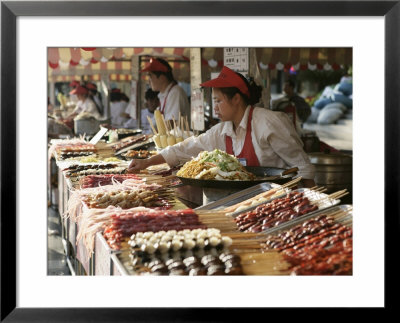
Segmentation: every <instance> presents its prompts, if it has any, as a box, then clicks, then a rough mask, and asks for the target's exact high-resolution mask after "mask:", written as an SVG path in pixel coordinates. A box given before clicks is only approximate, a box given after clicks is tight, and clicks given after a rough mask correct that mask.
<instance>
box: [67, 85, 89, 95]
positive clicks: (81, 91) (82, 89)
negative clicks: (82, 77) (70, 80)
mask: <svg viewBox="0 0 400 323" xmlns="http://www.w3.org/2000/svg"><path fill="white" fill-rule="evenodd" d="M69 94H76V95H78V94H88V89H87V88H85V87H84V86H81V85H78V86H77V87H76V88H75V89H73V90H72V91H71V92H69Z"/></svg>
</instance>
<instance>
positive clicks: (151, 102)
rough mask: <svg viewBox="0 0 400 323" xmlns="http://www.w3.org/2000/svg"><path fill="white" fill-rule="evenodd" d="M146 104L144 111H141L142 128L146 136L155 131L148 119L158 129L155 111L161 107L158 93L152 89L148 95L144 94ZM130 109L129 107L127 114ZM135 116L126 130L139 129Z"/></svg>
mask: <svg viewBox="0 0 400 323" xmlns="http://www.w3.org/2000/svg"><path fill="white" fill-rule="evenodd" d="M144 98H145V102H144V109H142V111H141V118H140V121H141V125H140V128H141V129H142V133H143V134H145V135H148V134H152V133H153V131H152V129H151V126H150V123H149V120H148V119H147V117H149V118H150V119H151V120H152V122H153V125H154V127H156V122H155V119H154V111H155V110H157V108H159V107H160V100H159V98H158V92H155V91H153V90H152V89H148V90H147V91H146V93H145V94H144ZM128 110H129V108H128V107H127V111H126V112H127V113H129V112H130V111H128ZM134 117H135V116H130V119H129V120H128V121H127V122H126V123H125V124H124V127H125V128H129V129H135V128H138V124H137V121H136V119H134Z"/></svg>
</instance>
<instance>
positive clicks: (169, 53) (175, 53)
mask: <svg viewBox="0 0 400 323" xmlns="http://www.w3.org/2000/svg"><path fill="white" fill-rule="evenodd" d="M135 56H142V57H143V60H142V61H143V63H142V64H145V62H146V57H149V56H157V57H164V58H166V59H168V60H169V62H170V64H171V66H172V68H173V73H174V76H175V78H176V79H177V80H178V81H185V82H189V81H190V64H189V57H190V48H189V47H170V48H167V47H149V48H142V47H140V48H139V47H135V48H133V47H116V48H109V47H107V48H106V47H98V48H96V47H75V48H67V47H51V48H48V64H49V69H48V78H49V81H53V82H61V81H64V82H67V81H71V80H80V78H81V76H85V77H86V78H87V80H92V81H99V80H100V79H101V78H102V76H103V77H104V76H107V77H108V78H109V79H110V80H111V81H129V80H131V79H132V58H133V57H135ZM256 57H257V63H258V65H259V66H260V68H261V69H262V70H268V69H269V70H284V69H289V68H294V69H295V70H307V69H309V70H322V69H324V70H338V69H341V68H347V67H348V66H351V65H352V58H353V56H352V48H349V47H347V48H338V47H326V48H318V47H309V48H303V47H301V48H300V47H291V48H289V47H281V48H278V47H273V48H271V47H270V48H256ZM202 66H203V67H204V68H206V69H208V71H209V72H211V71H219V70H220V69H221V67H222V66H223V48H222V47H217V48H215V47H205V48H202ZM142 67H143V66H142Z"/></svg>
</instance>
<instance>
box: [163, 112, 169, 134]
mask: <svg viewBox="0 0 400 323" xmlns="http://www.w3.org/2000/svg"><path fill="white" fill-rule="evenodd" d="M161 119H162V122H163V123H164V126H165V129H166V131H167V135H168V134H169V131H170V130H169V127H168V125H169V122H168V123H167V122H166V121H165V119H164V115H161Z"/></svg>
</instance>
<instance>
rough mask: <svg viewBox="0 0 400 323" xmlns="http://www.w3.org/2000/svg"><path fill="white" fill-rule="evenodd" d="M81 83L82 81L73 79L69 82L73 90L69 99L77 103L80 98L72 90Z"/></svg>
mask: <svg viewBox="0 0 400 323" xmlns="http://www.w3.org/2000/svg"><path fill="white" fill-rule="evenodd" d="M80 85H81V83H80V82H79V81H72V82H70V83H69V87H70V88H71V91H70V92H69V99H70V100H71V101H72V102H73V103H75V104H76V103H78V101H79V99H78V96H77V95H76V94H71V92H72V91H73V90H74V89H76V87H78V86H80Z"/></svg>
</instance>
